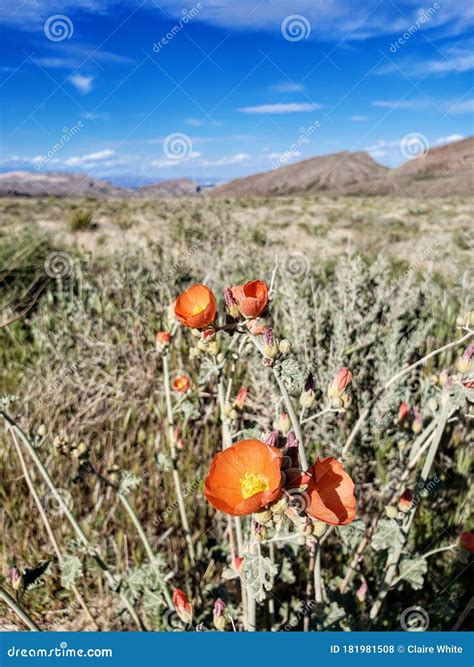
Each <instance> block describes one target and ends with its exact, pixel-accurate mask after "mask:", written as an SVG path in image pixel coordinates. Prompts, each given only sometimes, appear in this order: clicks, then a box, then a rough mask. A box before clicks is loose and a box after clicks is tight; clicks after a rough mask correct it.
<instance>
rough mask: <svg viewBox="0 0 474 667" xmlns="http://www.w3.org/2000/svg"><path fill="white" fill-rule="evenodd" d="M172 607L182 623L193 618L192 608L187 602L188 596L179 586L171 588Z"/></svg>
mask: <svg viewBox="0 0 474 667" xmlns="http://www.w3.org/2000/svg"><path fill="white" fill-rule="evenodd" d="M173 604H174V608H175V609H176V612H177V614H178V616H179V617H180V619H181V620H182V621H183V623H191V621H192V620H193V608H192V606H191V603H190V602H189V599H188V596H187V595H186V593H185V592H184V591H182V590H181V589H180V588H175V589H174V590H173Z"/></svg>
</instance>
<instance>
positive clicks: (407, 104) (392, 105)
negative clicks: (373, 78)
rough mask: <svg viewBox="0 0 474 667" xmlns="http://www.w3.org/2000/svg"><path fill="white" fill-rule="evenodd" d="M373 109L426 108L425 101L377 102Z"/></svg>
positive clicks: (374, 103)
mask: <svg viewBox="0 0 474 667" xmlns="http://www.w3.org/2000/svg"><path fill="white" fill-rule="evenodd" d="M371 104H372V106H373V107H380V108H382V109H422V108H423V107H425V106H426V101H425V100H375V101H374V102H371Z"/></svg>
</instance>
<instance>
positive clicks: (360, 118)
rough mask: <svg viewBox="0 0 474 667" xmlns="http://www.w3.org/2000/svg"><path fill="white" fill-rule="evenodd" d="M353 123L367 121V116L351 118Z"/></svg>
mask: <svg viewBox="0 0 474 667" xmlns="http://www.w3.org/2000/svg"><path fill="white" fill-rule="evenodd" d="M351 120H352V121H353V122H354V123H362V122H363V121H364V120H369V117H368V116H351Z"/></svg>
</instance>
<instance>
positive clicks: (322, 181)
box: [212, 151, 388, 197]
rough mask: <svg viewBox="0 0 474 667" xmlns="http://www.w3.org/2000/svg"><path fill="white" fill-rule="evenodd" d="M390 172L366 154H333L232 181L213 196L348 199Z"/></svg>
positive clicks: (215, 191) (345, 152)
mask: <svg viewBox="0 0 474 667" xmlns="http://www.w3.org/2000/svg"><path fill="white" fill-rule="evenodd" d="M387 171H388V169H387V168H386V167H383V166H382V165H380V164H378V163H377V162H375V160H373V159H372V158H371V157H370V156H369V155H368V154H367V153H364V152H363V151H360V152H357V153H349V152H348V151H343V152H341V153H332V154H331V155H322V156H320V157H314V158H310V159H309V160H302V161H301V162H297V163H296V164H291V165H289V166H287V167H280V168H279V169H275V170H274V171H267V172H264V173H262V174H255V175H254V176H246V177H245V178H238V179H236V180H235V181H230V183H226V184H225V185H222V186H220V187H218V188H215V189H214V190H213V192H212V195H214V196H230V197H245V196H261V197H268V196H271V195H288V194H289V195H291V194H316V193H318V192H331V193H335V194H338V193H339V194H341V195H345V194H347V193H348V192H349V190H352V189H354V188H355V189H358V188H361V189H363V186H364V184H365V183H367V182H369V181H377V180H380V179H383V178H384V177H385V174H386V172H387Z"/></svg>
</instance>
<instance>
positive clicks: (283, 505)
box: [270, 496, 290, 514]
mask: <svg viewBox="0 0 474 667" xmlns="http://www.w3.org/2000/svg"><path fill="white" fill-rule="evenodd" d="M289 505H290V501H289V500H288V497H287V496H282V497H281V498H280V500H277V501H276V502H275V503H273V505H270V511H271V513H273V514H284V512H286V510H287V509H288V507H289Z"/></svg>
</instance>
